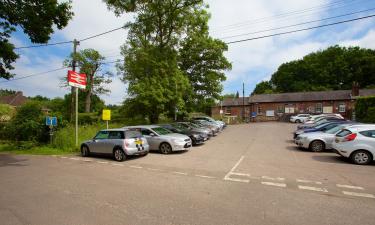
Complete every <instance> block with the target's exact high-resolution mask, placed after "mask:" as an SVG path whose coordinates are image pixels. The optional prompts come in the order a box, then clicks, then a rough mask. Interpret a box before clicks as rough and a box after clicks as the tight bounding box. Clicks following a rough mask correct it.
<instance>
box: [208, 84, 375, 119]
mask: <svg viewBox="0 0 375 225" xmlns="http://www.w3.org/2000/svg"><path fill="white" fill-rule="evenodd" d="M362 96H375V89H363V90H359V89H358V88H356V87H353V89H352V90H338V91H317V92H295V93H282V94H260V95H251V96H250V97H245V104H244V106H243V98H242V97H241V98H234V99H232V98H229V99H224V100H223V102H222V103H221V104H219V105H217V106H214V107H212V110H211V113H212V116H215V117H218V116H220V109H222V110H223V115H224V116H237V117H238V118H242V113H243V110H245V111H244V112H245V113H244V115H245V119H247V120H251V121H272V120H280V119H281V120H282V119H285V118H288V117H289V116H290V115H293V114H297V113H311V114H321V113H339V114H341V115H343V116H344V117H345V118H351V117H352V112H353V109H354V104H355V100H356V98H358V97H362Z"/></svg>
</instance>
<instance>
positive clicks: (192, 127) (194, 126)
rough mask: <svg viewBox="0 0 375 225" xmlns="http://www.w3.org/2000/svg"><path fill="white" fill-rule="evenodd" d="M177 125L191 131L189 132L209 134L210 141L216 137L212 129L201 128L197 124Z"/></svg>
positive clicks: (185, 123)
mask: <svg viewBox="0 0 375 225" xmlns="http://www.w3.org/2000/svg"><path fill="white" fill-rule="evenodd" d="M175 124H176V125H178V126H180V127H182V128H185V129H189V130H191V131H194V132H199V133H205V134H207V136H208V139H210V138H211V137H212V136H214V132H213V131H212V130H211V129H210V128H207V127H201V126H199V125H197V124H195V123H191V122H176V123H175Z"/></svg>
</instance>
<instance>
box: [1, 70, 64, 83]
mask: <svg viewBox="0 0 375 225" xmlns="http://www.w3.org/2000/svg"><path fill="white" fill-rule="evenodd" d="M67 68H69V67H61V68H57V69H53V70H48V71H45V72H40V73H34V74H31V75H27V76H23V77H17V78H14V79H10V80H5V81H1V82H0V83H7V82H10V81H15V80H22V79H25V78H29V77H35V76H40V75H44V74H47V73H52V72H56V71H60V70H64V69H67Z"/></svg>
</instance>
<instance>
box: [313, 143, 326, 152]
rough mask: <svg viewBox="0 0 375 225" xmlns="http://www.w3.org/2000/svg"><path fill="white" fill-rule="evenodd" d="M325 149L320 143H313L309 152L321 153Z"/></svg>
mask: <svg viewBox="0 0 375 225" xmlns="http://www.w3.org/2000/svg"><path fill="white" fill-rule="evenodd" d="M324 149H325V146H324V143H323V142H322V141H313V142H311V144H310V150H311V151H313V152H322V151H323V150H324Z"/></svg>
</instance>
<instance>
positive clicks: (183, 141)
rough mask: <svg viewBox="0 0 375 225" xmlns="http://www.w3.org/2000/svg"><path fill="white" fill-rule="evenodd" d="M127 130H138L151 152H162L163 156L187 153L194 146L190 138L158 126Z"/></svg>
mask: <svg viewBox="0 0 375 225" xmlns="http://www.w3.org/2000/svg"><path fill="white" fill-rule="evenodd" d="M125 128H132V129H138V130H139V131H140V132H141V133H142V135H143V136H144V137H145V138H146V139H147V142H148V144H149V145H150V150H155V151H160V152H161V153H162V154H169V153H172V152H176V151H187V150H189V148H190V147H191V146H192V141H191V139H190V138H189V137H188V136H186V135H184V134H177V133H173V132H172V131H170V130H167V129H165V128H163V127H160V126H157V125H139V126H130V127H125Z"/></svg>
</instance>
